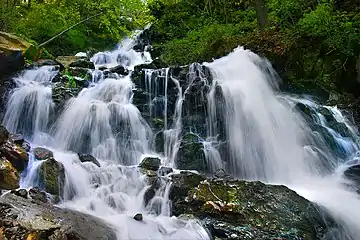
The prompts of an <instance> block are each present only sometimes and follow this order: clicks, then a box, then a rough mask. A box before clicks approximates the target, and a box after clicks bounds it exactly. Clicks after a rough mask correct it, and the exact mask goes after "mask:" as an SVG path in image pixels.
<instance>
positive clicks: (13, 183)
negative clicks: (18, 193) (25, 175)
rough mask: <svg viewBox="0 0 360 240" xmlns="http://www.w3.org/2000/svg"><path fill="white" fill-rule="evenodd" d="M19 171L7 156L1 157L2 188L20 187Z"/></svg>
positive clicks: (0, 176) (0, 185)
mask: <svg viewBox="0 0 360 240" xmlns="http://www.w3.org/2000/svg"><path fill="white" fill-rule="evenodd" d="M19 179H20V175H19V172H18V171H17V170H16V169H15V168H14V167H13V166H12V164H11V163H10V162H9V161H8V160H6V159H5V158H0V188H1V189H6V190H11V189H16V188H18V187H19Z"/></svg>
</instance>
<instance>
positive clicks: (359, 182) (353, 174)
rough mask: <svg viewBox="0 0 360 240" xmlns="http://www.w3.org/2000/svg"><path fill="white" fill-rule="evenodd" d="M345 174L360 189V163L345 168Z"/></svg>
mask: <svg viewBox="0 0 360 240" xmlns="http://www.w3.org/2000/svg"><path fill="white" fill-rule="evenodd" d="M344 176H345V177H346V178H347V179H349V180H351V181H352V182H353V183H354V184H355V186H356V188H357V189H358V190H360V164H356V165H353V166H350V167H349V168H348V169H346V170H345V172H344Z"/></svg>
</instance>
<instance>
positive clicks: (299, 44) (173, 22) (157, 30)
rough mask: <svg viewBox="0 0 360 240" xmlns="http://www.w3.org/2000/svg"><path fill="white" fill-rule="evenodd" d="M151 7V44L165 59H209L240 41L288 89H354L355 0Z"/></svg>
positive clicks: (161, 0)
mask: <svg viewBox="0 0 360 240" xmlns="http://www.w3.org/2000/svg"><path fill="white" fill-rule="evenodd" d="M149 8H150V10H151V14H152V16H153V17H154V18H155V24H154V25H153V27H152V34H151V35H152V36H153V44H154V47H155V48H157V49H158V51H156V52H161V56H160V57H161V59H162V60H163V61H164V62H165V63H167V64H174V65H175V64H187V63H189V62H194V61H200V62H201V61H209V60H211V59H213V58H217V57H221V56H224V55H226V54H227V53H229V52H230V51H232V49H233V48H235V47H236V46H238V45H243V46H245V47H247V48H250V49H252V50H253V51H255V52H257V53H260V54H262V55H265V56H266V57H267V58H269V59H270V60H271V61H272V63H273V64H274V65H275V68H276V69H277V70H278V72H280V74H281V76H282V78H283V79H284V80H285V81H286V82H288V83H289V84H288V86H289V87H290V88H292V90H294V89H295V90H297V89H300V90H301V91H302V92H303V91H304V89H307V90H309V89H315V90H318V91H319V90H320V91H325V92H327V93H329V92H331V91H334V90H336V91H338V92H344V91H347V92H351V93H353V94H355V95H357V96H359V95H360V91H359V90H358V89H359V87H358V86H357V84H358V82H357V81H356V78H357V71H356V61H357V59H358V58H359V52H360V11H359V10H360V5H359V4H358V1H356V0H345V1H339V0H321V1H317V0H266V1H265V3H264V1H263V0H240V1H239V0H226V1H219V0H206V1H203V0H177V1H175V0H172V1H171V0H155V1H152V2H151V4H150V6H149ZM259 26H260V28H259ZM359 76H360V75H359Z"/></svg>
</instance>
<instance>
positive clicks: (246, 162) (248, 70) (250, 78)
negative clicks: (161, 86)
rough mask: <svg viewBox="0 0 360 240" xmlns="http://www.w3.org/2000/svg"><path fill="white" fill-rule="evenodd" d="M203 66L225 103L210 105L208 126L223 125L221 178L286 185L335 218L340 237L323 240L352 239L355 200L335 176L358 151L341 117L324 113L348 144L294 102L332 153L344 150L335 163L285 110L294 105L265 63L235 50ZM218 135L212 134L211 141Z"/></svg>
mask: <svg viewBox="0 0 360 240" xmlns="http://www.w3.org/2000/svg"><path fill="white" fill-rule="evenodd" d="M205 65H206V66H208V67H209V68H210V69H211V71H212V74H213V77H214V80H215V82H216V84H217V85H219V86H220V87H221V90H222V95H223V98H224V106H223V111H222V112H217V111H215V110H214V109H215V107H214V106H210V107H211V108H210V109H209V113H210V116H209V118H210V120H209V122H213V121H214V120H211V119H216V116H214V115H213V114H219V115H222V116H223V118H224V121H225V127H226V134H225V135H226V141H227V142H228V151H229V152H228V153H229V156H228V158H229V166H228V171H229V172H231V173H232V174H233V175H235V176H237V177H238V178H243V179H247V180H261V181H264V182H268V183H276V184H284V185H287V186H288V187H290V188H292V189H294V190H295V191H296V192H298V193H299V194H300V195H302V196H304V197H305V198H307V199H309V200H310V201H313V202H315V203H317V204H318V205H319V206H320V207H321V208H322V209H323V210H324V211H326V212H327V213H329V214H330V215H331V216H332V217H333V218H334V219H335V221H336V222H337V223H338V225H339V229H340V230H339V232H338V233H337V234H338V236H334V235H332V236H331V234H330V236H329V237H334V238H335V239H344V240H354V239H358V236H360V210H359V208H358V207H357V206H359V204H360V199H359V197H358V195H357V194H356V193H355V192H353V190H352V189H349V188H348V187H347V186H346V185H345V183H347V182H348V181H347V180H345V179H344V178H343V175H341V174H337V169H338V168H341V167H342V166H343V164H344V162H346V161H349V160H350V159H352V158H353V157H354V155H355V153H356V151H357V150H358V148H357V145H356V144H355V142H354V140H351V135H353V136H352V137H354V134H355V132H356V131H355V130H354V129H353V128H351V127H350V126H349V125H348V122H347V121H346V120H345V118H344V117H343V115H342V114H341V112H340V111H339V110H337V109H336V108H330V107H325V110H328V111H329V116H330V117H331V116H332V117H333V118H334V121H335V122H340V123H344V124H345V127H346V128H347V129H348V130H350V136H349V137H343V136H341V135H340V134H339V133H338V132H337V131H335V130H334V129H332V128H330V125H329V124H330V119H328V120H326V119H325V116H324V115H323V114H321V113H320V112H319V109H317V108H319V107H320V106H318V105H316V103H314V102H312V101H310V100H307V99H304V100H303V101H300V102H302V104H305V105H307V107H309V109H310V110H312V112H311V114H310V117H312V118H313V122H314V124H313V125H314V126H319V127H321V128H319V129H325V131H326V132H327V133H328V134H330V137H331V138H333V139H334V141H335V143H336V146H338V147H340V148H343V150H344V151H343V153H346V154H345V155H341V156H342V159H341V158H340V157H339V156H336V155H335V154H332V151H331V149H330V148H329V147H328V146H326V145H325V142H326V141H321V140H319V139H317V138H322V135H319V134H314V132H313V130H314V129H311V127H310V126H309V124H310V123H309V124H308V123H307V122H306V121H305V117H304V116H302V115H300V113H299V112H298V110H296V109H293V108H292V107H291V106H292V105H294V102H299V100H297V99H295V98H291V97H289V96H285V97H284V96H281V95H279V93H278V89H277V86H278V82H277V77H276V74H274V70H273V69H272V68H271V66H270V64H269V63H268V62H267V61H266V60H264V59H261V58H260V57H259V56H257V55H256V54H254V53H252V52H251V51H248V50H244V49H243V48H240V47H239V48H237V49H235V50H234V51H233V52H232V53H230V54H229V55H228V56H226V57H223V58H221V59H218V60H215V61H213V62H211V63H205ZM214 96H215V95H214V94H213V91H210V92H209V96H208V97H209V102H210V103H215V102H217V99H214ZM210 105H211V104H210ZM323 110H324V109H323ZM209 128H211V126H209ZM219 131H220V130H219V129H216V128H215V129H214V131H212V134H218V133H219ZM318 131H320V130H318ZM309 147H314V149H318V150H320V151H319V152H320V153H322V157H324V158H325V159H326V160H327V163H326V164H324V161H323V160H322V159H321V155H320V154H317V152H315V151H313V152H311V151H309ZM222 157H224V156H222ZM329 168H330V171H329Z"/></svg>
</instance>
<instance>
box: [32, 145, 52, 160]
mask: <svg viewBox="0 0 360 240" xmlns="http://www.w3.org/2000/svg"><path fill="white" fill-rule="evenodd" d="M34 155H35V158H36V159H37V160H46V159H50V158H53V157H54V153H53V152H52V151H50V150H49V149H46V148H42V147H37V148H35V149H34Z"/></svg>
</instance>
